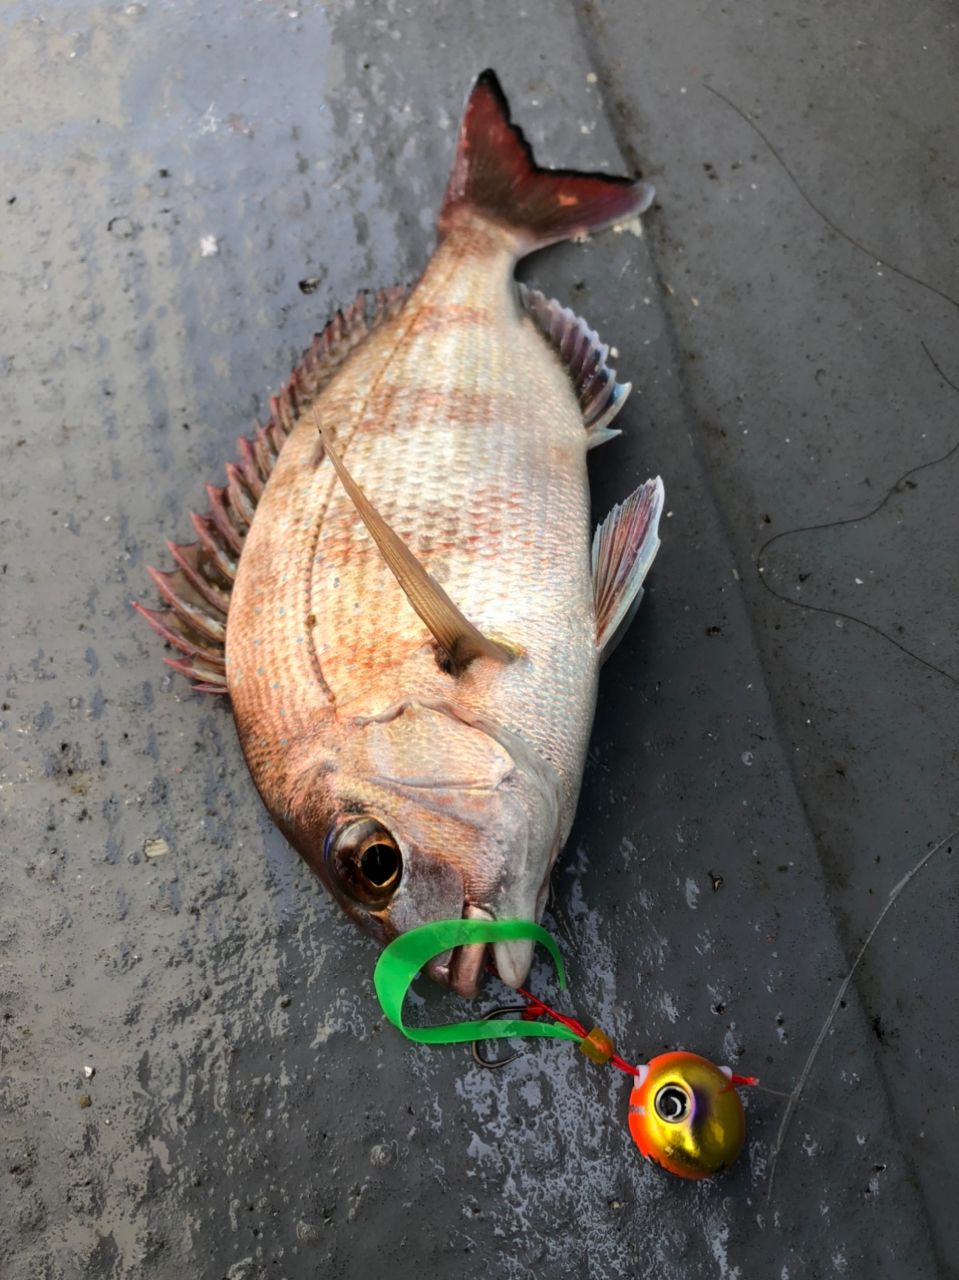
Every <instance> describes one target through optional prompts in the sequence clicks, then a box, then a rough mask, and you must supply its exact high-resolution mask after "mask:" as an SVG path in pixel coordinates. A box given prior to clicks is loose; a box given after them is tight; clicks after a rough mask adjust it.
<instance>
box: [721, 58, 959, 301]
mask: <svg viewBox="0 0 959 1280" xmlns="http://www.w3.org/2000/svg"><path fill="white" fill-rule="evenodd" d="M703 85H704V86H705V88H706V89H708V90H709V92H710V93H711V94H713V96H714V97H716V98H719V99H720V101H721V102H725V104H726V106H727V107H730V108H731V109H732V110H733V111H735V112H736V115H737V116H739V118H740V119H741V120H745V122H746V124H748V125H749V127H750V129H752V130H753V131H754V132H755V133H757V134H758V135H759V137H760V138H761V139H762V140H763V142H764V143H765V144H766V146H767V147H768V148H769V150H770V152H771V153H772V155H773V156H774V157H775V158H776V160H777V161H778V162H779V164H780V165H781V167H782V169H783V172H784V173H785V174H786V177H787V178H788V179H789V181H790V182H791V183H792V184H793V186H794V187H795V188H796V190H797V191H798V192H799V194H800V196H801V197H802V199H803V200H804V201H805V203H806V204H807V205H808V206H809V208H810V209H812V211H813V213H815V214H816V215H817V216H818V217H820V218H821V219H822V220H823V222H825V224H826V226H827V227H828V228H829V229H830V231H834V232H835V233H836V235H837V236H839V237H840V238H841V239H842V240H845V241H846V242H847V244H851V245H852V246H853V248H854V249H858V250H859V251H860V253H865V254H868V255H869V257H870V258H872V259H873V260H874V261H875V262H878V263H879V264H880V265H881V266H883V267H886V268H887V269H888V270H889V271H892V272H894V274H895V275H897V276H901V277H902V279H903V280H908V281H910V283H911V284H915V285H918V286H919V288H920V289H925V290H927V291H928V292H929V293H933V294H935V295H936V297H937V298H941V299H942V300H943V302H948V303H949V305H950V306H951V307H955V308H956V309H957V310H959V300H957V299H956V298H953V297H952V296H951V295H950V294H948V293H945V292H944V291H943V290H942V289H937V288H936V286H935V285H934V284H930V283H929V282H928V280H922V279H920V277H919V276H914V275H912V274H911V273H910V272H908V271H905V270H904V269H903V268H902V267H897V266H896V264H895V263H894V262H890V261H889V260H888V259H886V258H884V257H883V256H882V254H880V253H876V252H875V250H874V249H870V248H869V246H868V245H865V244H863V243H862V242H861V241H859V240H857V239H856V238H855V237H854V236H851V235H850V234H849V232H848V231H843V229H842V227H840V226H838V225H837V224H836V223H835V222H833V220H832V218H830V217H829V215H828V214H826V213H824V212H823V211H822V209H820V207H819V205H818V204H816V202H815V201H814V200H813V199H812V197H811V196H809V195H807V194H806V192H805V190H804V189H803V187H802V185H801V184H800V182H799V179H798V178H797V177H796V175H795V174H794V173H793V171H792V170H791V169H790V167H789V165H788V164H787V163H786V161H785V160H784V159H783V156H782V154H781V152H780V151H779V150H778V148H777V147H776V146H775V145H774V143H773V142H772V141H771V140H770V139H769V137H767V135H766V134H765V133H764V132H763V130H762V129H761V128H760V127H759V125H758V124H757V123H756V121H755V120H754V119H753V118H752V116H750V115H749V113H748V112H746V111H744V110H743V109H742V107H740V106H737V105H736V103H735V102H733V100H732V98H727V97H726V95H725V94H724V93H723V92H722V91H721V90H719V89H715V88H713V86H712V85H711V84H710V83H709V81H708V80H704V81H703Z"/></svg>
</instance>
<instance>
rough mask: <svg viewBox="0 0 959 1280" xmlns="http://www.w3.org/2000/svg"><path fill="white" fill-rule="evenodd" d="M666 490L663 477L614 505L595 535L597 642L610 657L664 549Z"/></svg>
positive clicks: (650, 482) (594, 585)
mask: <svg viewBox="0 0 959 1280" xmlns="http://www.w3.org/2000/svg"><path fill="white" fill-rule="evenodd" d="M664 497H665V491H664V489H663V482H662V480H661V479H660V478H659V476H657V477H656V478H655V479H654V480H647V481H646V483H645V484H644V485H641V486H640V487H639V488H638V489H636V490H635V491H634V492H633V493H631V494H630V495H629V497H628V498H627V499H626V500H625V502H621V503H619V504H618V505H617V506H615V507H613V509H612V511H611V512H610V513H609V515H608V516H607V517H606V519H605V520H604V521H603V523H602V524H601V525H600V526H599V528H598V529H597V530H596V533H595V534H594V535H593V599H594V602H595V607H596V647H597V649H598V650H599V653H600V658H601V659H602V660H603V661H605V660H606V658H608V657H609V655H610V654H611V653H612V651H613V650H614V649H615V647H616V645H617V644H618V642H619V640H620V638H621V637H622V635H623V632H624V631H625V630H626V628H627V627H628V626H629V624H630V622H632V620H633V617H634V616H635V614H636V610H637V609H638V608H639V602H640V600H641V599H642V597H643V581H644V579H645V577H646V574H647V573H648V572H649V568H650V565H651V564H652V563H653V560H654V559H655V558H656V552H657V551H658V550H659V519H660V516H661V515H662V511H663V500H664Z"/></svg>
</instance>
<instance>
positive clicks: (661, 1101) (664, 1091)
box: [653, 1084, 689, 1124]
mask: <svg viewBox="0 0 959 1280" xmlns="http://www.w3.org/2000/svg"><path fill="white" fill-rule="evenodd" d="M653 1106H654V1107H655V1108H656V1114H657V1115H658V1116H659V1118H660V1120H665V1121H666V1123H667V1124H679V1123H680V1121H681V1120H685V1119H686V1117H687V1116H688V1115H689V1094H688V1093H687V1092H686V1090H685V1089H683V1088H681V1087H680V1086H679V1085H678V1084H664V1085H663V1087H662V1088H661V1089H660V1090H658V1091H657V1093H656V1096H655V1098H654V1099H653Z"/></svg>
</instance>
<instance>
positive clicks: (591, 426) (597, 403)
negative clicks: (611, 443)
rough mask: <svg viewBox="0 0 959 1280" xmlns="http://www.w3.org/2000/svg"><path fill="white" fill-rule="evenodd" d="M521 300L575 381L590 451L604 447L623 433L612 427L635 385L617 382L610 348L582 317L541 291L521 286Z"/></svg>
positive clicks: (574, 384) (574, 386)
mask: <svg viewBox="0 0 959 1280" xmlns="http://www.w3.org/2000/svg"><path fill="white" fill-rule="evenodd" d="M519 299H520V303H521V304H522V306H523V308H524V310H525V311H526V313H527V315H528V316H529V317H530V319H531V320H532V321H533V323H534V324H535V325H536V327H537V329H539V331H540V333H542V335H543V337H544V338H546V339H547V340H548V341H549V344H550V346H551V347H552V348H553V349H554V350H555V352H556V354H557V355H558V356H559V358H560V360H562V362H563V364H564V365H565V367H566V372H567V373H568V374H569V376H570V378H571V379H572V382H573V388H574V390H575V392H576V398H577V400H579V408H580V412H581V413H582V415H583V426H584V427H585V428H586V434H587V436H588V437H589V448H590V449H594V448H595V447H596V445H598V444H604V443H605V442H606V441H607V440H612V439H614V438H615V437H616V436H618V435H620V434H621V433H620V432H619V431H618V430H614V431H611V430H610V429H609V424H610V423H611V422H612V420H613V419H614V418H615V417H616V415H617V413H619V411H620V409H621V408H622V407H623V405H624V404H625V403H626V397H627V396H628V395H629V393H630V391H632V389H633V387H632V383H630V382H617V381H616V370H615V369H611V368H610V366H609V365H608V364H607V363H606V360H607V358H608V356H609V347H608V346H607V345H606V343H605V342H603V341H602V339H601V338H600V336H599V334H598V333H597V332H596V330H595V329H591V328H590V327H589V325H588V324H587V323H586V321H585V320H584V319H583V318H582V316H578V315H576V313H575V312H574V311H571V310H570V308H569V307H564V306H563V305H562V304H561V303H559V302H557V301H556V299H555V298H547V297H546V295H545V294H544V293H540V291H539V290H538V289H529V288H527V286H526V285H525V284H521V285H520V286H519Z"/></svg>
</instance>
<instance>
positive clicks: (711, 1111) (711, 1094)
mask: <svg viewBox="0 0 959 1280" xmlns="http://www.w3.org/2000/svg"><path fill="white" fill-rule="evenodd" d="M629 1131H630V1133H631V1134H632V1137H633V1141H634V1142H635V1143H636V1145H637V1147H639V1149H640V1151H641V1152H642V1153H643V1155H644V1156H645V1157H646V1158H647V1160H653V1161H655V1163H656V1164H658V1165H661V1166H662V1168H664V1169H666V1170H668V1172H669V1173H674V1174H676V1175H677V1176H678V1177H680V1178H708V1177H710V1175H712V1174H714V1173H718V1172H719V1170H720V1169H724V1168H725V1167H726V1166H727V1165H730V1164H732V1162H733V1161H734V1160H735V1159H736V1157H737V1156H738V1155H739V1153H740V1151H741V1150H742V1146H743V1141H744V1140H745V1137H746V1117H745V1115H744V1114H743V1104H742V1103H741V1102H740V1100H739V1094H738V1093H737V1092H736V1087H735V1085H734V1083H733V1076H732V1072H731V1071H729V1069H728V1068H726V1069H725V1070H724V1069H723V1068H721V1067H717V1066H715V1064H714V1063H712V1062H710V1061H709V1060H708V1059H707V1058H701V1057H700V1056H699V1055H698V1054H696V1053H664V1054H661V1055H660V1056H659V1057H658V1058H653V1059H652V1061H651V1062H650V1063H649V1064H648V1065H647V1066H645V1067H641V1068H640V1074H639V1075H638V1076H637V1078H636V1085H635V1087H634V1089H633V1091H632V1093H631V1094H630V1098H629Z"/></svg>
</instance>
